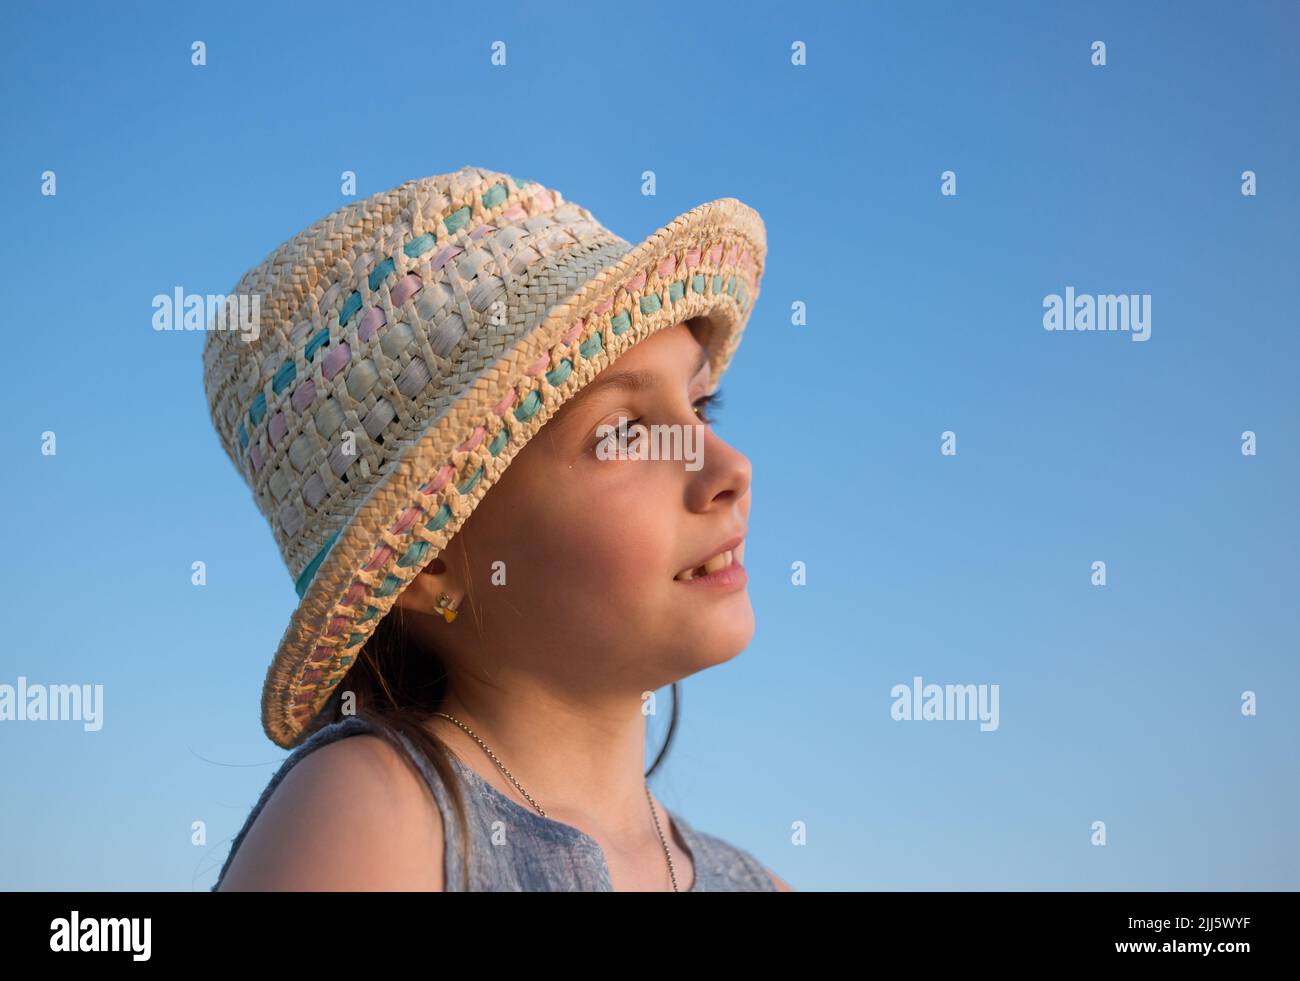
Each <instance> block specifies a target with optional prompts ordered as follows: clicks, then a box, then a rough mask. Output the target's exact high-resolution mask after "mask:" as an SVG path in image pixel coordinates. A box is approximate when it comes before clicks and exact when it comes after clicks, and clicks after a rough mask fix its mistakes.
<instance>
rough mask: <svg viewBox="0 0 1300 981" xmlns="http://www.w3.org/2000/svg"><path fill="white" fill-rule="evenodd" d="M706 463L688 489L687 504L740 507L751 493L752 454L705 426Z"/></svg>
mask: <svg viewBox="0 0 1300 981" xmlns="http://www.w3.org/2000/svg"><path fill="white" fill-rule="evenodd" d="M704 433H705V436H704V446H703V454H702V455H703V466H701V467H700V469H699V470H697V471H696V472H695V473H694V474H692V478H693V479H692V480H691V481H690V485H689V487H688V490H687V507H688V508H689V509H690V510H692V511H710V510H713V509H715V508H719V507H725V506H727V505H731V506H738V505H740V504H741V503H742V502H744V501H745V498H746V496H747V495H748V494H749V485H750V481H751V479H752V477H753V465H752V464H751V463H750V462H749V457H747V456H745V454H744V453H741V452H740V450H738V449H736V448H735V447H734V446H732V445H731V444H730V443H728V442H726V441H725V440H724V439H722V438H721V437H720V436H718V435H717V434H716V433H715V432H714V431H713V430H712V429H711V428H709V427H707V426H706V427H705V429H704Z"/></svg>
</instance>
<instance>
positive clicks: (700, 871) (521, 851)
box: [212, 716, 778, 892]
mask: <svg viewBox="0 0 1300 981" xmlns="http://www.w3.org/2000/svg"><path fill="white" fill-rule="evenodd" d="M371 731H373V727H372V725H371V723H370V722H369V721H368V720H366V719H363V718H361V717H360V716H349V717H347V718H345V719H341V720H339V721H338V722H334V723H331V724H330V725H327V726H325V727H324V728H322V729H319V730H317V731H316V732H314V733H313V734H312V735H311V736H310V737H308V739H307V740H306V741H305V742H304V743H303V744H302V745H301V746H298V747H297V748H295V749H294V750H293V751H292V752H291V753H290V754H289V756H288V757H287V758H286V759H285V760H284V762H283V763H281V765H280V769H279V770H278V771H276V773H275V775H274V776H273V777H272V778H271V782H270V783H269V784H267V786H266V789H265V790H263V791H262V795H261V797H259V798H258V801H257V803H256V804H255V805H253V809H252V811H251V812H250V813H249V815H248V818H247V819H246V820H245V821H244V826H243V827H242V828H241V829H240V831H239V834H238V835H236V836H235V840H234V843H233V844H232V845H231V846H230V854H229V855H227V856H226V861H225V863H224V864H223V865H222V867H221V873H220V874H219V875H218V877H217V882H216V884H215V885H214V886H213V887H212V889H213V891H216V890H217V889H218V888H219V887H220V886H221V882H222V880H223V879H224V878H225V877H226V870H227V869H229V868H230V863H231V861H232V860H233V859H234V857H235V852H237V851H238V850H239V846H240V845H241V844H242V843H243V840H244V836H245V835H246V834H247V833H248V829H249V828H250V827H251V826H252V824H253V822H254V821H255V820H256V818H257V815H258V814H259V813H260V812H261V810H262V808H263V807H264V806H265V805H266V802H267V800H269V799H270V797H271V794H272V792H273V791H274V790H275V788H276V787H277V786H278V785H279V784H280V781H281V780H283V779H284V777H285V775H286V774H287V773H288V772H289V771H290V770H291V769H293V767H294V766H295V765H296V764H297V763H298V762H299V761H300V760H301V759H302V758H303V757H304V756H306V755H307V754H308V753H310V752H311V751H312V750H315V749H318V748H320V747H321V746H323V745H325V744H326V743H329V742H333V741H334V740H336V739H343V738H345V737H347V736H351V735H356V734H357V733H362V732H371ZM401 739H402V742H403V743H404V744H405V746H406V747H407V749H408V751H409V752H410V753H411V755H412V758H413V759H415V761H416V762H417V763H418V764H419V768H420V772H421V773H422V774H423V775H424V779H425V780H426V781H427V782H428V784H429V788H430V790H431V791H432V792H433V796H434V799H435V800H436V801H437V802H438V809H439V810H440V811H441V812H442V819H443V829H444V835H443V837H444V840H445V853H444V854H445V859H444V869H445V882H446V890H447V891H448V892H466V891H472V892H502V891H505V892H566V891H567V892H572V891H584V892H611V891H613V887H612V885H611V883H610V878H609V866H608V864H607V863H606V860H605V853H604V852H603V851H602V850H601V847H600V845H599V844H597V842H596V840H595V839H594V838H592V837H591V836H590V835H588V834H585V833H584V832H582V831H579V830H578V829H577V828H575V827H573V826H571V825H568V824H564V823H562V822H559V821H553V820H551V819H550V818H547V817H542V815H540V814H538V813H537V812H536V811H535V810H533V809H532V808H531V807H528V806H525V805H524V804H523V803H521V802H520V801H516V800H512V799H511V798H510V797H508V796H506V795H505V794H504V793H502V792H501V791H500V790H498V789H497V788H496V787H494V786H493V785H492V784H490V783H488V782H487V781H486V780H485V779H483V777H481V776H480V775H479V774H478V773H477V772H476V771H475V770H473V769H471V768H470V767H468V766H466V765H465V764H464V763H462V762H461V761H460V760H459V759H458V758H457V757H456V754H455V753H452V754H450V755H451V761H452V767H453V769H455V771H456V772H457V773H458V774H459V775H460V780H461V793H462V796H463V797H464V801H465V811H466V814H467V816H468V818H469V843H470V861H469V867H470V877H469V882H468V883H467V882H466V881H465V877H464V872H463V864H462V861H461V855H462V849H461V838H460V820H459V815H458V814H457V812H456V809H455V807H454V805H453V804H452V800H451V797H450V795H449V794H448V793H447V789H446V787H444V786H443V784H442V781H441V779H440V778H439V776H438V771H437V770H435V769H434V768H433V764H432V763H430V762H429V759H428V757H426V756H425V755H424V754H423V753H422V752H420V751H419V750H418V749H417V748H416V747H415V746H414V745H413V744H412V743H411V742H410V740H408V739H407V738H406V737H405V736H402V737H401ZM668 813H669V815H670V816H671V818H672V823H673V824H674V825H675V826H676V827H677V830H678V832H679V833H680V835H681V838H682V841H683V842H685V844H686V847H687V849H688V850H689V851H690V853H691V857H692V859H693V860H694V864H695V881H694V883H693V884H692V886H691V888H690V889H689V890H685V891H687V892H777V891H778V890H777V888H776V886H775V885H774V884H773V882H772V880H771V878H769V877H768V874H767V871H766V869H765V868H764V867H763V865H762V864H761V863H760V862H759V861H758V859H756V858H754V856H753V855H751V854H750V853H749V852H747V851H745V850H744V849H742V848H737V847H736V846H735V845H731V844H728V843H727V842H725V841H723V840H722V839H721V838H717V837H715V836H713V835H710V834H705V833H704V832H702V831H696V830H695V829H694V828H693V827H691V826H690V824H688V823H687V822H686V821H684V820H683V819H682V818H681V816H680V815H678V814H677V813H676V812H674V811H669V812H668ZM498 821H499V822H501V823H502V825H504V826H505V827H506V828H507V829H508V832H507V834H506V835H505V840H506V842H508V844H501V845H498V844H494V843H493V841H492V834H493V825H494V823H496V822H498ZM664 833H665V834H667V833H668V828H667V826H666V824H665V826H664ZM678 882H679V884H680V882H681V875H680V873H679V876H678Z"/></svg>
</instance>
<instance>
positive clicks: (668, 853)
mask: <svg viewBox="0 0 1300 981" xmlns="http://www.w3.org/2000/svg"><path fill="white" fill-rule="evenodd" d="M434 715H441V716H442V717H443V718H444V719H450V720H451V721H452V722H454V723H456V725H458V726H460V727H461V728H462V729H464V730H465V732H466V733H467V734H468V735H469V737H470V738H471V739H473V740H474V742H476V743H478V744H479V745H480V746H482V747H483V752H485V753H487V754H488V756H490V757H491V758H492V762H493V763H495V764H496V765H497V767H498V768H499V769H500V770H501V772H502V773H504V774H505V775H506V779H508V780H509V781H510V782H511V783H512V784H514V785H515V786H516V787H517V788H518V789H519V792H520V793H521V794H523V795H524V796H525V797H526V798H528V803H530V804H532V805H533V807H535V808H537V813H538V814H540V815H541V816H542V817H546V812H545V811H543V810H542V807H541V805H540V804H538V803H537V801H535V800H533V798H532V797H531V796H530V795H529V793H528V791H526V790H524V788H523V787H520V786H519V781H518V780H516V779H515V778H514V774H512V773H511V772H510V771H509V770H507V769H506V767H505V764H504V763H502V762H501V761H500V760H499V759H497V754H496V753H494V752H492V750H490V749H488V748H487V743H485V742H483V740H481V739H479V737H478V736H477V735H476V734H475V733H474V731H473V730H472V729H470V727H469V726H467V725H465V724H464V723H463V722H461V721H460V719H457V718H456V717H455V716H451V715H448V714H447V713H446V712H435V713H434ZM645 797H646V800H647V801H649V803H650V816H651V817H653V818H654V819H655V831H656V832H658V834H659V841H660V843H661V844H662V845H663V846H664V858H666V859H668V875H669V877H670V878H671V879H672V880H673V892H681V890H680V889H678V888H677V872H676V870H675V869H674V868H673V855H672V852H671V851H669V850H668V842H667V840H666V839H665V838H664V832H663V829H662V828H661V827H660V826H659V812H658V810H656V809H655V802H654V798H653V797H651V796H650V784H649V783H646V785H645Z"/></svg>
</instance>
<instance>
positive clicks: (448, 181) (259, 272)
mask: <svg viewBox="0 0 1300 981" xmlns="http://www.w3.org/2000/svg"><path fill="white" fill-rule="evenodd" d="M630 249H631V246H630V245H629V244H628V243H627V242H626V241H624V240H623V239H621V238H619V237H618V236H617V235H614V234H613V233H611V232H609V231H608V230H607V229H605V228H604V226H602V225H601V224H600V223H599V222H598V221H597V220H596V219H595V218H594V217H593V216H592V214H591V213H590V212H589V211H587V210H586V209H585V208H582V207H580V206H579V205H577V204H575V203H572V202H566V201H565V200H564V198H563V196H562V195H561V194H560V193H559V192H558V191H556V190H554V189H551V188H547V187H544V186H542V185H541V184H539V183H536V182H533V181H523V180H518V179H516V178H514V177H513V176H511V175H509V174H505V173H501V172H497V171H492V170H486V169H483V168H479V167H463V168H461V169H460V170H458V171H455V172H453V173H449V174H441V175H435V176H432V177H426V178H422V179H419V180H412V181H407V182H405V183H403V184H401V185H399V186H397V187H395V188H393V189H391V190H389V191H385V192H383V193H380V194H375V195H372V196H370V197H368V198H365V199H363V200H360V201H357V202H355V203H352V204H350V205H348V206H346V207H343V208H340V209H338V210H336V211H334V212H332V213H331V214H329V215H327V216H326V217H324V218H322V219H320V220H319V221H317V222H315V223H314V224H312V225H311V226H310V227H308V228H307V229H305V230H304V231H302V232H300V233H299V234H297V235H295V236H294V237H293V238H291V239H289V240H288V241H286V242H284V243H283V244H282V245H280V246H279V247H278V248H277V249H275V250H274V251H273V252H272V253H271V254H270V255H268V256H267V257H266V258H265V259H264V260H263V261H262V262H261V263H259V264H258V265H257V266H255V267H253V268H252V269H250V270H248V272H246V273H245V274H244V275H243V276H242V277H241V279H240V281H239V283H238V284H237V285H236V287H235V289H234V291H233V292H232V293H231V294H230V295H229V298H230V300H231V301H239V302H240V303H242V304H243V307H242V309H243V311H244V312H245V314H251V315H252V316H253V318H254V319H253V320H252V321H251V323H250V322H249V321H243V322H240V320H239V319H238V318H233V317H232V318H229V319H227V320H226V321H225V322H224V325H223V324H222V323H221V322H220V321H221V319H222V318H221V317H220V316H219V317H218V318H214V321H213V322H212V323H210V324H209V330H208V332H207V337H206V339H205V343H204V353H203V360H204V385H205V389H206V392H207V399H208V406H209V411H210V414H211V417H212V420H213V423H214V426H215V427H216V430H217V433H218V435H219V437H220V440H221V443H222V446H223V447H224V449H225V451H226V453H227V455H228V456H229V457H230V459H231V460H232V461H233V463H234V464H235V466H236V468H237V469H238V470H239V472H240V475H241V476H242V477H243V478H244V480H245V481H246V482H247V483H248V485H249V487H250V488H251V489H252V491H253V494H254V497H255V499H256V502H257V506H258V508H259V509H260V510H261V511H262V513H263V515H264V516H265V517H266V519H267V521H268V522H269V523H270V525H271V528H272V531H273V533H274V535H275V538H276V542H277V545H278V546H279V548H280V551H281V555H282V557H283V559H284V562H285V564H286V566H287V568H288V570H289V572H290V575H291V576H292V577H293V578H294V579H295V580H300V579H301V578H302V576H303V575H304V573H305V572H307V571H308V569H307V567H308V565H309V563H310V562H311V561H312V560H313V558H314V557H318V556H319V555H320V552H321V549H322V548H323V547H324V546H325V545H326V544H327V543H328V542H329V541H331V540H332V538H333V537H334V536H336V535H337V533H338V531H339V529H340V528H341V527H342V526H343V525H344V524H346V522H347V520H348V518H349V517H350V516H351V515H352V514H353V513H355V511H356V510H357V509H358V508H359V507H360V505H361V504H362V502H363V500H364V498H365V496H366V493H367V492H368V490H369V489H370V488H371V487H373V486H374V485H375V484H376V483H377V482H378V481H379V480H381V479H382V476H383V475H384V474H385V473H387V472H389V471H390V470H391V469H392V467H393V466H395V465H396V463H397V460H398V458H399V456H400V453H401V449H402V447H403V446H404V445H409V443H410V442H411V441H412V440H414V439H415V438H417V437H418V435H419V434H420V433H421V432H423V431H425V430H426V429H427V428H428V427H429V425H430V424H431V423H432V422H434V421H436V419H437V418H438V416H439V414H440V413H442V412H444V411H446V409H447V408H448V407H450V406H451V405H453V404H454V403H455V401H456V399H457V398H458V397H459V395H460V394H461V393H462V392H463V391H464V390H465V388H466V387H467V386H468V385H469V384H470V383H472V382H473V381H474V379H475V377H477V376H478V375H479V374H481V373H482V372H483V371H484V370H485V367H486V366H490V365H491V363H492V362H493V360H494V359H495V358H497V357H499V356H500V354H501V353H502V352H504V351H505V350H507V349H509V348H510V347H512V346H513V345H514V344H515V343H517V342H518V340H519V339H520V338H521V337H523V336H524V335H526V334H527V333H528V332H529V331H530V330H532V329H533V328H534V327H536V326H537V324H538V323H539V322H540V321H541V320H542V319H543V318H544V316H545V314H546V312H547V310H548V309H549V308H550V307H552V306H554V305H555V304H556V303H557V302H559V301H561V300H563V298H564V296H565V295H567V293H568V292H570V291H571V290H572V289H573V288H575V287H576V286H577V285H579V284H580V282H581V281H583V280H585V279H588V278H590V277H591V276H593V275H595V274H597V273H599V272H600V271H601V270H602V269H604V268H606V267H608V266H610V265H612V264H614V263H615V262H617V260H618V259H619V258H621V257H622V256H623V255H625V254H626V253H627V252H628V251H630ZM230 309H231V311H232V312H233V311H234V310H235V307H233V306H232V307H231V308H230Z"/></svg>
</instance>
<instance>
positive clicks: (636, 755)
mask: <svg viewBox="0 0 1300 981" xmlns="http://www.w3.org/2000/svg"><path fill="white" fill-rule="evenodd" d="M439 711H442V712H446V713H447V714H448V715H452V716H455V717H456V718H457V719H459V720H460V722H462V723H463V724H464V725H465V726H467V727H469V729H470V730H472V731H473V733H474V734H475V735H476V736H478V738H479V739H481V740H482V741H483V742H484V743H485V744H486V745H487V748H488V749H490V750H491V751H492V752H493V753H495V754H496V757H497V759H499V760H500V761H501V763H502V764H503V765H504V766H505V767H506V769H508V770H509V771H510V773H511V774H512V775H513V776H514V778H515V780H517V781H518V782H519V784H520V786H522V787H523V789H524V790H526V791H527V792H528V794H529V795H530V796H531V797H532V798H533V800H534V801H536V802H537V804H538V805H540V806H541V808H542V810H544V811H545V812H546V817H548V818H550V819H552V820H555V821H560V822H562V823H564V824H569V825H572V826H573V827H576V828H577V829H578V830H580V831H583V832H585V833H587V834H589V835H592V836H593V837H595V838H597V839H599V840H610V841H615V842H627V843H633V844H634V843H639V842H642V841H644V840H645V839H646V838H647V836H649V837H654V838H655V840H656V841H657V840H658V839H657V836H656V834H655V830H654V824H653V822H652V821H651V820H650V815H649V807H650V805H649V804H648V802H647V800H646V790H645V776H644V773H645V730H646V725H645V716H644V715H642V712H641V698H640V695H639V693H636V694H621V695H609V694H607V695H604V696H601V697H595V698H593V697H591V696H589V695H588V696H587V697H585V698H584V699H583V700H580V701H578V700H574V698H573V697H572V696H570V695H568V694H566V695H563V696H559V695H556V694H554V693H551V692H539V691H537V690H535V689H533V688H531V687H530V688H529V689H528V690H526V691H523V690H510V689H503V688H497V687H493V688H490V689H483V690H481V691H480V690H478V688H477V687H473V686H471V687H469V688H466V687H465V686H463V685H462V686H460V687H459V688H456V689H452V690H449V692H448V695H447V697H446V699H444V701H443V703H442V705H441V706H440V708H439ZM428 725H429V727H430V728H431V729H432V731H433V732H434V734H435V735H437V736H438V737H439V738H440V739H442V740H443V741H444V742H445V743H446V744H447V745H448V746H449V747H450V748H451V749H452V751H453V752H455V753H456V755H457V756H458V757H459V758H460V759H461V760H462V761H463V762H464V763H465V764H466V765H467V766H469V767H471V768H472V769H474V770H475V771H476V772H478V773H479V774H480V775H481V776H483V777H484V779H486V780H487V781H488V782H489V783H491V784H492V785H493V786H495V787H497V788H498V789H500V790H501V791H502V792H503V793H505V794H506V795H507V796H509V797H510V798H511V799H513V800H516V801H518V802H519V804H520V805H522V806H524V807H532V805H531V804H530V803H529V802H528V799H527V798H526V797H524V796H523V795H522V794H521V793H519V790H518V788H517V787H515V786H514V784H512V783H511V782H510V779H509V778H508V777H507V776H506V775H505V774H504V773H503V772H502V771H501V769H500V767H498V766H497V764H496V763H495V762H493V760H492V758H491V757H490V756H488V754H487V753H486V752H484V750H483V747H482V746H480V745H479V744H478V743H477V742H476V741H475V740H474V738H473V737H472V736H470V735H469V733H467V732H465V730H464V729H462V728H461V727H460V726H458V725H456V724H455V723H454V722H452V721H451V720H450V719H444V718H443V717H442V716H434V717H433V718H432V719H430V720H429V723H428ZM659 820H660V823H661V824H663V823H664V822H665V820H666V815H665V814H664V813H663V811H662V808H660V816H659Z"/></svg>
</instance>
